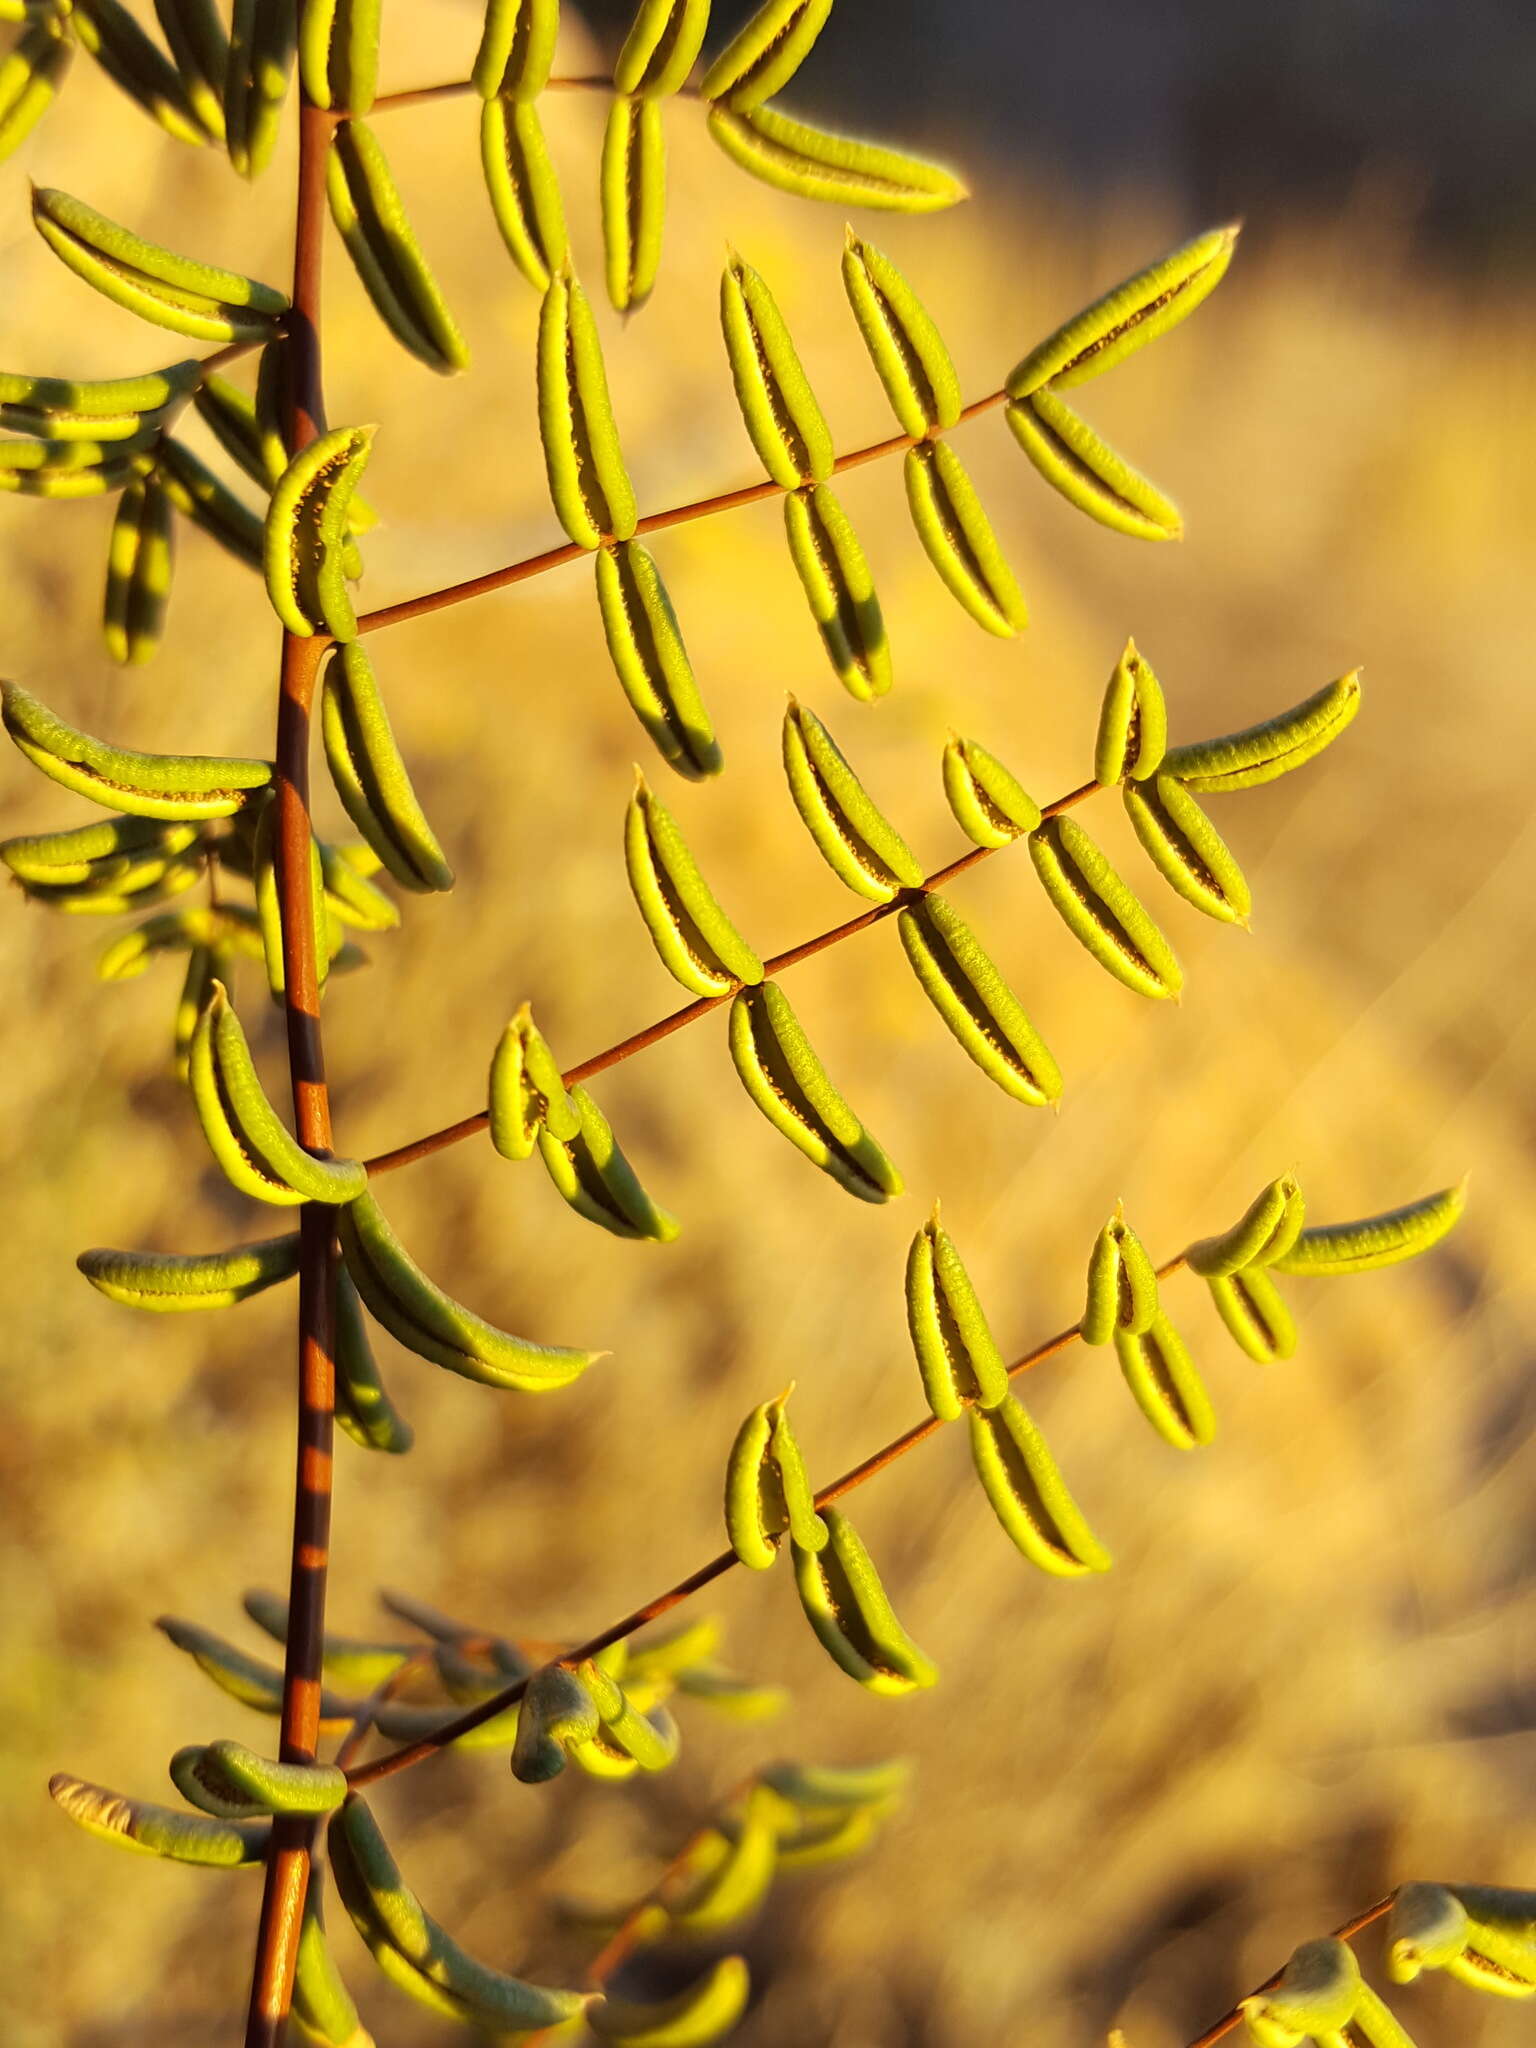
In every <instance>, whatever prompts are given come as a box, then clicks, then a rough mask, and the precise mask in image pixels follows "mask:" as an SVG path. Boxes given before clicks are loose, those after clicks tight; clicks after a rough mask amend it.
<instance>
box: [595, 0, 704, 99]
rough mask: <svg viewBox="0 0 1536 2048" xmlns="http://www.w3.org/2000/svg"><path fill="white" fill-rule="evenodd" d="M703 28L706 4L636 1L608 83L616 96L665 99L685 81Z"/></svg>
mask: <svg viewBox="0 0 1536 2048" xmlns="http://www.w3.org/2000/svg"><path fill="white" fill-rule="evenodd" d="M708 26H709V0H640V6H639V10H638V12H637V13H636V15H635V19H634V24H633V26H632V27H631V29H630V31H629V34H628V35H627V36H626V37H625V39H624V47H623V48H622V49H621V50H620V52H619V57H618V62H617V63H616V64H615V65H614V67H613V83H614V86H615V88H616V89H617V91H619V92H620V93H634V94H636V95H638V96H639V97H640V98H642V99H665V98H667V97H668V95H669V94H671V93H674V92H677V91H678V90H679V89H680V88H681V87H682V86H684V85H686V84H687V82H688V74H689V72H690V71H691V70H692V69H693V67H694V63H695V61H696V59H697V57H698V54H699V51H700V49H701V48H702V47H703V43H704V31H705V30H706V29H707V28H708Z"/></svg>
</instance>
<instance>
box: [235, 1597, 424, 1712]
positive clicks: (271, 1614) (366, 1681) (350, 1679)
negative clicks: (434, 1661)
mask: <svg viewBox="0 0 1536 2048" xmlns="http://www.w3.org/2000/svg"><path fill="white" fill-rule="evenodd" d="M240 1604H241V1606H242V1607H243V1608H244V1609H245V1611H246V1613H247V1614H248V1615H249V1616H250V1618H251V1620H252V1621H254V1622H255V1624H256V1626H257V1627H258V1628H259V1629H261V1630H262V1631H263V1632H264V1633H265V1634H267V1635H269V1636H271V1638H272V1639H273V1641H274V1642H278V1643H286V1642H287V1641H288V1601H287V1599H286V1597H285V1596H284V1595H283V1594H281V1593H268V1592H264V1591H263V1590H262V1588H261V1587H260V1586H248V1587H247V1588H246V1590H245V1591H244V1592H243V1593H242V1594H241V1596H240ZM409 1655H410V1645H409V1644H406V1643H378V1642H359V1641H357V1640H355V1639H354V1638H353V1637H351V1636H338V1635H335V1634H333V1633H332V1632H331V1631H330V1630H327V1631H326V1634H325V1637H324V1640H323V1642H322V1644H321V1662H322V1664H323V1666H324V1668H325V1670H326V1671H327V1672H328V1673H329V1674H330V1675H331V1677H333V1678H335V1679H337V1680H339V1681H340V1682H341V1683H342V1684H344V1685H353V1686H357V1687H359V1688H360V1689H361V1690H362V1691H364V1692H372V1691H373V1689H374V1687H375V1686H376V1685H381V1684H382V1683H383V1681H384V1680H385V1679H386V1678H388V1677H390V1676H391V1675H392V1674H393V1673H394V1672H396V1671H398V1670H399V1668H400V1666H401V1665H402V1664H403V1663H404V1662H405V1660H406V1658H407V1657H408V1656H409Z"/></svg>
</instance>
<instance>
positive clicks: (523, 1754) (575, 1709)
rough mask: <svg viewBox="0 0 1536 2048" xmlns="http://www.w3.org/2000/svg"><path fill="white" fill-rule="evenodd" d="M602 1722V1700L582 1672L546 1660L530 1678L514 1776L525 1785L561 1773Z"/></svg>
mask: <svg viewBox="0 0 1536 2048" xmlns="http://www.w3.org/2000/svg"><path fill="white" fill-rule="evenodd" d="M600 1726H601V1723H600V1722H599V1720H598V1714H597V1705H596V1702H595V1701H594V1700H593V1698H592V1695H591V1693H590V1692H589V1691H588V1689H587V1687H586V1686H585V1685H584V1684H583V1683H582V1681H581V1678H580V1676H579V1675H578V1674H577V1673H576V1672H575V1671H573V1670H572V1669H571V1668H570V1666H569V1665H567V1664H546V1665H545V1666H544V1668H543V1670H542V1671H536V1672H535V1673H534V1674H533V1676H532V1678H530V1679H529V1681H528V1689H527V1691H526V1692H525V1693H524V1694H523V1698H522V1702H521V1705H520V1707H519V1710H518V1718H517V1740H516V1741H515V1742H514V1743H513V1745H512V1775H513V1777H514V1778H518V1779H520V1780H521V1781H522V1783H523V1784H525V1785H542V1784H545V1783H547V1782H548V1781H549V1779H551V1778H557V1777H558V1776H559V1775H560V1773H561V1772H562V1771H563V1770H564V1769H565V1764H566V1758H567V1756H568V1754H569V1753H570V1751H571V1750H572V1749H573V1748H575V1747H577V1746H578V1745H580V1744H582V1743H586V1742H591V1741H593V1740H594V1739H595V1737H596V1735H597V1733H598V1729H599V1727H600Z"/></svg>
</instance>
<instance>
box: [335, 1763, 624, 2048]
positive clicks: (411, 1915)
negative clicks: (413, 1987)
mask: <svg viewBox="0 0 1536 2048" xmlns="http://www.w3.org/2000/svg"><path fill="white" fill-rule="evenodd" d="M327 1832H328V1841H329V1847H330V1853H331V1871H332V1875H333V1876H334V1878H335V1881H336V1890H337V1892H338V1894H339V1895H340V1898H341V1901H342V1903H343V1905H344V1906H345V1907H346V1909H347V1911H348V1913H349V1914H350V1915H351V1916H352V1921H353V1924H354V1925H355V1926H356V1928H357V1931H358V1933H359V1934H360V1935H361V1936H362V1937H363V1940H364V1941H365V1942H366V1943H367V1945H368V1947H369V1949H370V1950H371V1951H372V1952H373V1954H374V1956H375V1959H376V1960H377V1959H378V1958H379V1955H380V1951H381V1949H382V1950H386V1951H390V1952H393V1954H394V1955H396V1956H397V1957H398V1958H399V1959H400V1961H401V1962H403V1963H404V1964H405V1965H406V1966H407V1967H408V1968H409V1969H411V1970H412V1971H414V1972H415V1973H416V1974H418V1975H419V1976H420V1977H422V1978H424V1979H425V1980H426V1982H427V1984H428V1985H429V1986H432V1987H435V1988H436V1989H438V1990H439V1991H440V1992H443V1993H445V1994H446V1996H447V2000H448V2002H449V2004H450V2005H451V2007H452V2008H453V2009H454V2010H455V2012H456V2016H457V2017H459V2018H461V2019H463V2018H467V2019H472V2020H476V2021H478V2022H479V2023H480V2024H481V2025H482V2026H486V2027H490V2028H492V2029H493V2030H494V2031H495V2032H497V2033H509V2032H513V2031H518V2032H523V2031H531V2030H534V2029H537V2028H540V2027H556V2026H559V2025H560V2024H561V2022H562V2021H564V2020H569V2019H574V2018H576V2017H577V2016H578V2015H579V2014H580V2013H582V2012H584V2011H585V2010H586V2008H587V2007H588V2006H589V2005H590V2004H591V2003H592V2000H591V1998H590V1997H589V1996H587V1995H585V1994H583V1993H582V1992H579V1991H550V1990H546V1989H545V1988H544V1987H543V1986H542V1985H538V1984H527V1983H524V1982H523V1981H522V1979H521V1978H518V1977H509V1976H506V1975H504V1974H503V1973H502V1972H501V1971H499V1970H490V1969H487V1968H486V1966H485V1965H484V1964H483V1963H478V1962H476V1961H475V1960H474V1958H473V1957H472V1956H469V1955H466V1954H465V1952H464V1950H463V1949H461V1948H460V1947H459V1945H458V1943H457V1942H456V1941H454V1940H453V1939H452V1938H451V1937H450V1936H449V1935H448V1934H447V1933H445V1932H444V1930H443V1929H442V1928H441V1927H440V1926H439V1925H438V1924H437V1922H436V1921H435V1920H434V1919H433V1918H432V1916H431V1914H430V1913H428V1912H427V1911H426V1909H425V1908H424V1907H423V1906H422V1904H421V1902H420V1900H419V1899H418V1898H417V1897H416V1894H415V1893H414V1892H413V1891H412V1890H411V1889H410V1887H409V1885H407V1883H406V1881H405V1879H404V1877H403V1876H402V1874H401V1871H400V1867H399V1865H398V1864H397V1863H396V1862H395V1859H394V1857H393V1856H391V1854H390V1853H389V1849H388V1847H387V1846H386V1844H385V1841H384V1837H383V1836H382V1835H381V1834H380V1833H379V1829H378V1825H377V1823H376V1822H375V1820H374V1818H373V1815H372V1814H371V1813H370V1812H369V1810H368V1808H367V1806H366V1805H365V1804H364V1803H363V1801H362V1800H361V1799H359V1798H358V1797H357V1795H356V1794H355V1793H354V1794H353V1795H352V1797H351V1798H349V1799H348V1800H347V1802H346V1804H345V1805H344V1806H343V1807H342V1808H341V1810H340V1811H339V1812H338V1813H336V1814H335V1815H333V1817H332V1819H331V1822H330V1825H329V1828H328V1831H327Z"/></svg>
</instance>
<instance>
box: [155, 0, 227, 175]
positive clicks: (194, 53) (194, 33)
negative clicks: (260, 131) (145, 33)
mask: <svg viewBox="0 0 1536 2048" xmlns="http://www.w3.org/2000/svg"><path fill="white" fill-rule="evenodd" d="M155 16H156V19H157V20H158V21H159V23H160V32H161V34H162V35H163V36H164V37H165V40H166V46H167V48H168V49H169V50H170V53H171V58H172V61H173V62H174V63H175V66H176V69H177V72H178V73H179V75H180V78H181V82H182V86H183V88H184V89H185V91H186V95H187V99H188V101H189V103H190V105H191V107H192V110H193V112H194V113H195V114H196V116H197V118H198V120H199V121H200V122H201V124H202V126H203V127H204V128H205V129H206V130H207V132H208V133H209V135H211V136H212V137H213V138H214V140H215V141H217V142H222V141H223V139H224V83H225V78H226V75H227V73H228V70H229V35H228V31H227V30H226V29H225V27H224V23H223V20H222V18H221V16H220V14H219V10H218V7H217V5H216V4H215V0H155Z"/></svg>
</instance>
